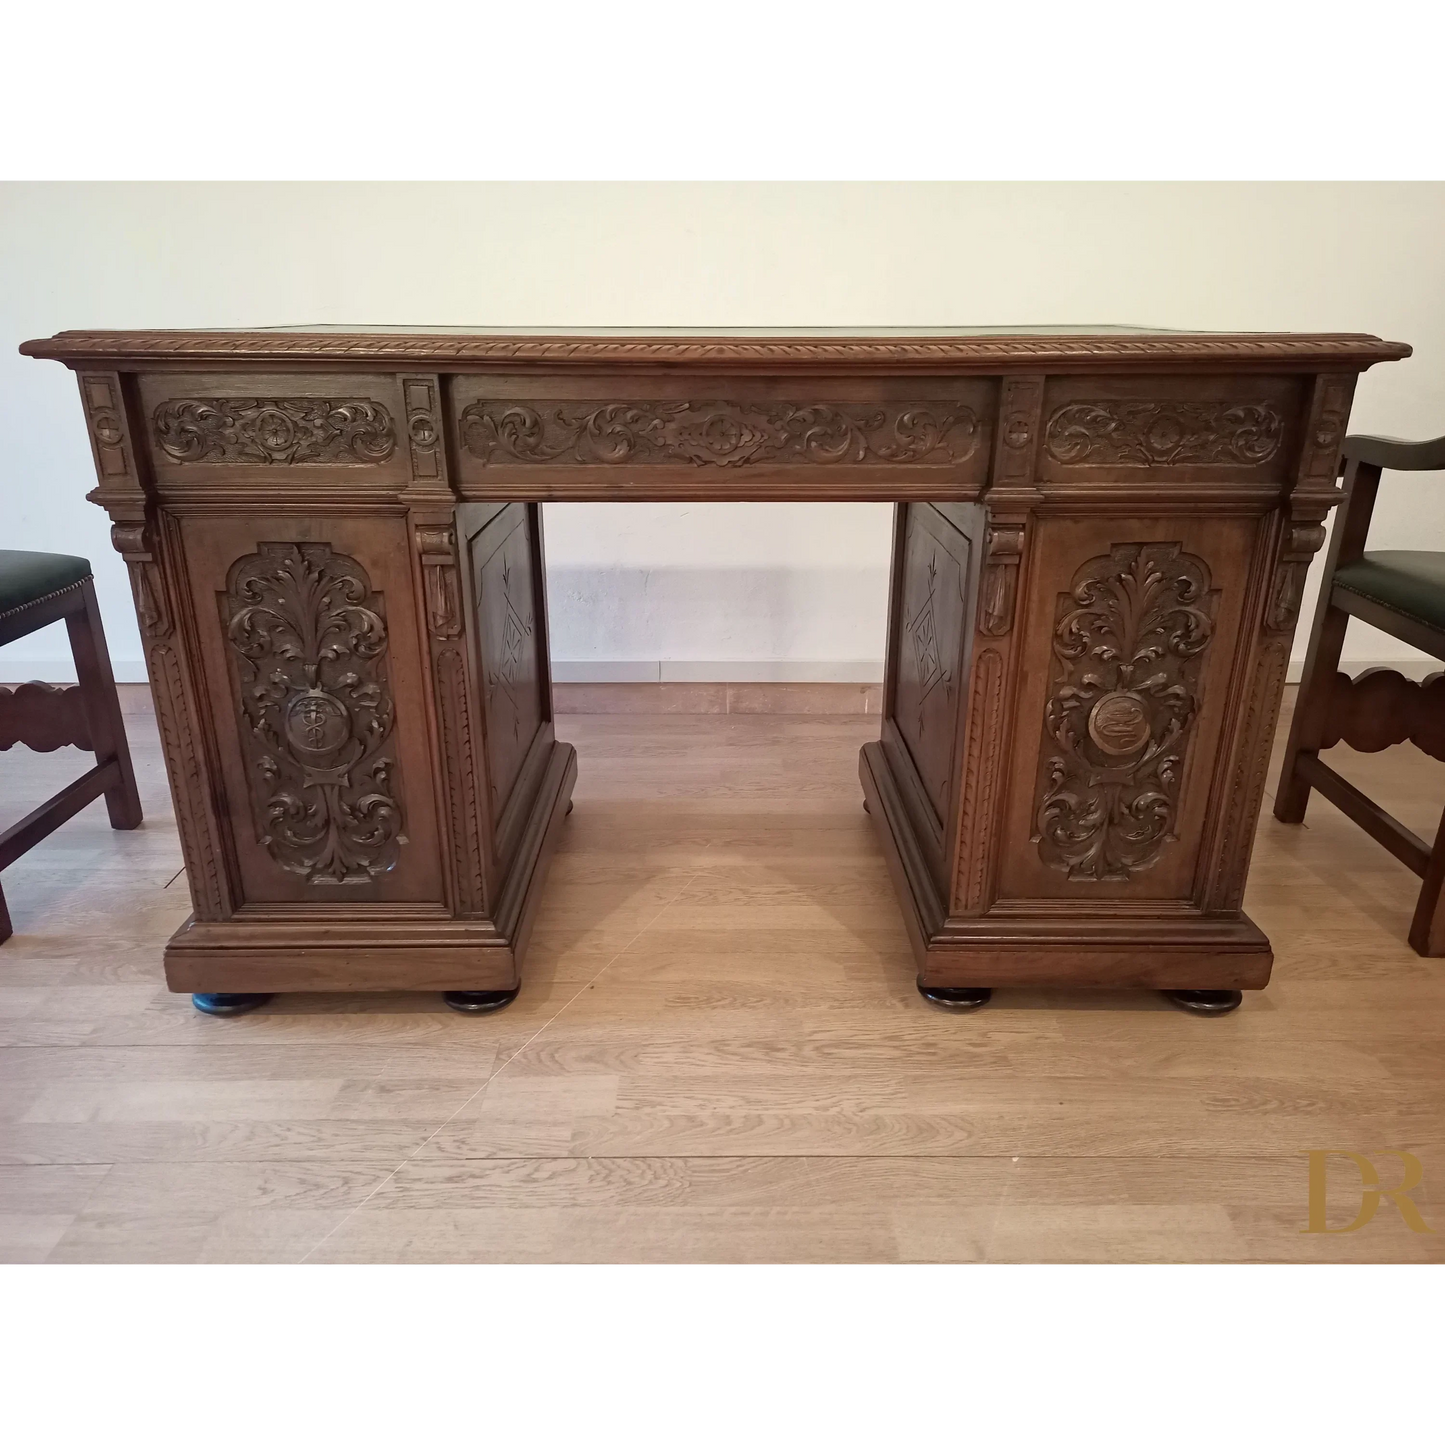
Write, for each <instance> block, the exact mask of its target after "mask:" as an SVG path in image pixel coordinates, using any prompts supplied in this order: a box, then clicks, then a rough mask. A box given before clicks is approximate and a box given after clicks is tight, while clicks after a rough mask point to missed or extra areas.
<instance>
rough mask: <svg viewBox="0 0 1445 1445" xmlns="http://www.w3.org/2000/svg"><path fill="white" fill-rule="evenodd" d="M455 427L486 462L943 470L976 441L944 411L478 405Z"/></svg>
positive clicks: (974, 425)
mask: <svg viewBox="0 0 1445 1445" xmlns="http://www.w3.org/2000/svg"><path fill="white" fill-rule="evenodd" d="M460 425H461V436H462V444H463V445H464V446H465V447H466V449H467V451H468V452H470V453H471V455H472V456H474V457H476V458H478V459H479V460H480V461H481V462H483V463H484V464H489V463H497V462H503V463H515V462H544V463H551V464H553V465H556V464H559V463H561V464H572V465H584V466H585V465H599V464H601V465H615V464H617V463H620V462H628V463H631V464H632V465H636V464H638V463H639V462H642V463H646V462H653V463H663V462H691V463H693V464H694V465H696V466H722V467H737V466H745V465H747V464H749V463H753V462H781V463H795V464H796V463H802V464H817V465H828V464H832V463H842V462H852V463H857V462H865V461H866V462H875V463H876V462H883V463H908V462H930V463H934V464H947V463H954V462H961V461H964V460H966V459H967V458H968V457H969V456H970V455H972V453H973V451H974V448H975V447H976V446H977V444H978V436H979V424H978V417H977V416H976V415H975V413H974V412H973V411H972V410H971V409H970V408H968V407H966V406H957V405H951V404H948V403H933V404H929V405H920V404H918V403H902V404H899V403H894V404H885V405H853V406H796V405H793V404H791V403H788V402H770V403H767V402H756V403H753V402H732V401H713V402H707V401H642V402H610V403H597V402H571V403H559V404H556V405H552V406H548V407H546V408H543V409H537V408H533V407H530V406H522V405H520V404H518V403H515V402H501V401H476V402H473V403H472V404H471V405H470V406H469V407H467V408H466V410H465V411H463V412H462V415H461V423H460Z"/></svg>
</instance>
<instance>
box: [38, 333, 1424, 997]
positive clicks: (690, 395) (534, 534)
mask: <svg viewBox="0 0 1445 1445" xmlns="http://www.w3.org/2000/svg"><path fill="white" fill-rule="evenodd" d="M21 350H22V351H23V352H25V353H26V354H27V355H30V356H36V357H48V358H52V359H54V360H58V361H62V362H64V363H65V364H66V365H67V366H69V367H71V368H72V369H73V370H74V371H75V372H76V373H77V376H78V379H79V383H80V397H81V402H82V405H83V407H84V412H85V418H86V421H87V423H88V425H89V429H90V438H91V445H92V448H93V451H94V456H95V466H96V472H97V475H98V478H99V484H98V486H97V487H96V489H95V490H94V491H93V492H91V493H90V497H91V500H92V501H95V502H97V503H99V504H100V505H101V506H103V507H105V508H106V509H107V511H108V512H109V514H110V516H111V518H112V521H113V523H114V527H113V531H112V535H113V537H114V541H115V545H116V547H117V548H118V549H119V550H120V552H121V553H122V554H123V555H124V557H125V559H126V561H127V563H128V564H129V568H130V575H131V581H132V584H133V588H134V593H135V604H136V613H137V616H138V619H139V622H140V629H141V633H142V636H143V638H144V642H145V650H146V657H147V663H148V666H149V670H150V679H151V686H152V688H153V690H154V693H155V704H156V716H157V721H158V723H159V726H160V733H161V740H162V744H163V747H164V752H165V759H166V767H167V770H168V772H169V775H170V784H171V789H172V792H173V794H174V798H175V808H176V819H177V822H178V824H179V829H180V838H181V846H182V849H183V851H184V854H185V863H186V878H187V882H188V884H189V886H190V890H191V898H192V902H193V907H194V913H193V916H192V917H191V918H190V920H189V921H188V922H187V923H186V924H185V925H184V926H183V927H182V928H181V929H180V930H179V931H178V932H177V933H176V935H175V936H174V937H173V938H172V939H171V941H170V943H169V944H168V945H167V948H166V955H165V967H166V979H167V981H168V983H169V984H170V987H171V988H172V989H174V990H178V991H188V992H194V993H198V994H199V993H206V994H212V993H236V994H255V993H261V992H270V991H276V990H311V989H436V990H443V991H453V992H455V993H465V994H475V995H485V996H487V997H488V998H490V999H493V1000H499V999H505V998H506V997H508V996H510V994H511V993H512V992H513V991H514V990H515V989H516V987H517V986H518V984H519V982H520V977H521V974H520V969H521V965H522V960H523V956H524V951H525V948H526V943H527V936H528V931H529V927H530V924H531V920H532V917H533V915H534V912H535V910H536V907H537V902H538V897H539V894H540V892H541V889H542V887H543V878H544V872H545V867H546V863H547V859H548V856H549V854H550V853H551V851H552V850H553V848H554V847H555V845H556V842H557V839H558V835H559V830H560V829H561V828H562V826H563V818H564V815H565V814H566V812H567V811H568V808H569V798H570V794H571V792H572V786H573V780H574V779H575V777H576V772H577V760H576V755H575V752H574V750H573V749H572V747H571V746H570V745H569V744H567V743H564V742H559V741H557V739H556V736H555V734H554V731H553V720H552V702H551V682H550V673H549V659H548V638H547V602H546V589H545V566H546V563H545V557H544V552H543V545H542V510H541V506H540V503H541V502H543V501H553V500H556V501H563V500H589V501H644V500H646V501H676V500H681V499H688V500H705V501H744V500H815V501H839V500H844V501H862V500H868V501H878V500H883V501H891V502H893V503H895V504H896V506H895V523H894V535H893V566H892V583H891V604H890V615H889V624H888V650H887V665H886V682H885V688H884V708H883V718H882V725H881V736H880V738H879V740H878V741H877V742H870V743H868V744H867V745H866V746H865V747H864V748H863V750H862V756H861V760H860V769H859V771H860V775H861V779H862V788H863V797H864V799H865V800H866V802H865V805H866V806H867V807H868V808H869V811H870V812H871V814H872V818H873V822H874V824H875V826H876V828H877V833H878V838H879V841H880V843H881V845H882V847H883V850H884V852H885V854H886V855H887V859H888V864H889V867H890V869H891V870H892V875H893V879H894V882H895V885H896V888H897V893H898V901H899V905H900V907H901V909H902V912H903V917H904V919H905V921H906V923H907V926H908V931H909V934H910V936H911V938H912V941H913V948H914V951H915V953H916V955H917V959H918V968H919V980H920V985H921V986H924V987H925V988H927V989H929V990H930V991H932V992H933V993H934V994H935V995H936V996H937V997H939V998H940V999H943V1000H944V1001H947V999H948V998H949V996H950V995H949V991H950V990H955V991H958V992H957V993H956V994H955V995H954V997H957V998H959V999H965V998H967V999H969V1000H970V1001H976V999H977V998H978V997H979V996H980V995H976V994H975V995H969V994H967V991H968V990H981V989H985V988H987V987H990V986H996V985H1006V984H1027V985H1098V986H1141V987H1150V988H1161V989H1166V990H1214V991H1231V990H1239V989H1250V988H1262V987H1263V986H1264V985H1265V983H1266V982H1267V981H1268V979H1269V973H1270V964H1271V953H1270V946H1269V942H1268V940H1267V939H1266V938H1265V936H1264V935H1263V934H1262V933H1261V932H1260V930H1259V929H1258V928H1256V927H1255V926H1254V924H1253V923H1251V922H1250V920H1249V919H1248V918H1247V917H1246V916H1245V915H1244V913H1243V911H1242V909H1241V906H1240V903H1241V898H1242V895H1243V892H1244V883H1245V875H1246V872H1247V870H1248V865H1249V856H1250V847H1251V843H1252V839H1253V834H1254V828H1255V821H1256V817H1257V815H1258V812H1259V807H1260V800H1261V796H1262V791H1263V788H1264V780H1265V767H1266V762H1267V759H1268V755H1269V749H1270V741H1271V737H1272V734H1273V730H1274V725H1275V719H1276V713H1277V710H1278V707H1279V701H1280V692H1281V688H1282V687H1283V685H1284V681H1285V668H1286V664H1287V662H1288V659H1289V652H1290V640H1291V635H1292V633H1293V630H1294V626H1295V620H1296V615H1297V613H1298V609H1299V603H1300V592H1301V588H1302V586H1303V583H1304V578H1305V573H1306V570H1307V568H1308V565H1309V561H1310V558H1311V556H1312V555H1313V553H1314V552H1315V550H1316V549H1317V548H1318V547H1319V545H1320V543H1321V541H1322V540H1323V537H1324V528H1323V525H1322V523H1323V522H1324V519H1325V517H1326V516H1327V514H1328V512H1329V509H1330V508H1331V507H1332V506H1333V505H1334V504H1335V502H1336V501H1337V500H1338V496H1339V494H1338V491H1337V481H1336V477H1337V464H1338V452H1339V445H1340V441H1341V439H1342V438H1343V436H1344V434H1345V428H1346V423H1347V421H1348V418H1349V412H1350V402H1351V396H1352V393H1353V390H1354V386H1355V381H1356V377H1357V375H1358V374H1359V373H1360V372H1361V371H1363V370H1364V369H1365V368H1366V367H1368V366H1370V365H1371V364H1372V363H1374V362H1376V361H1386V360H1394V359H1397V358H1400V357H1404V356H1408V355H1409V351H1410V349H1409V347H1407V346H1402V345H1397V344H1393V343H1387V342H1382V341H1380V340H1378V339H1376V338H1375V337H1371V336H1353V335H1349V336H1347V335H1328V336H1306V335H1288V334H1287V335H1270V334H1247V335H1238V336H1234V335H1214V334H1193V333H1149V332H1140V331H1133V330H1129V329H1125V328H1099V329H1092V330H1089V331H1087V332H1084V331H1068V330H1049V331H1029V330H1019V329H1016V330H1011V331H1006V332H1004V331H999V332H985V331H978V332H968V331H958V330H953V331H912V332H904V331H897V330H894V331H880V332H877V333H871V332H869V333H864V332H850V333H847V334H833V333H828V332H824V331H810V332H806V333H802V332H799V333H769V334H763V333H745V332H728V333H721V332H713V333H708V332H686V333H676V334H662V333H656V332H652V333H641V332H638V333H634V332H623V331H614V332H605V333H602V332H599V333H591V334H587V335H580V334H567V333H562V332H546V331H533V332H525V333H523V332H508V333H502V332H491V331H485V330H446V329H438V330H434V331H428V332H420V331H416V332H414V331H405V330H386V329H384V328H376V329H370V330H361V329H345V328H326V327H309V328H288V329H281V330H262V331H235V332H198V331H138V332H89V331H84V332H82V331H69V332H63V333H61V334H60V335H58V336H56V337H53V338H51V339H50V340H46V341H32V342H28V343H26V344H25V345H24V346H23V347H22V348H21ZM982 996H986V995H982Z"/></svg>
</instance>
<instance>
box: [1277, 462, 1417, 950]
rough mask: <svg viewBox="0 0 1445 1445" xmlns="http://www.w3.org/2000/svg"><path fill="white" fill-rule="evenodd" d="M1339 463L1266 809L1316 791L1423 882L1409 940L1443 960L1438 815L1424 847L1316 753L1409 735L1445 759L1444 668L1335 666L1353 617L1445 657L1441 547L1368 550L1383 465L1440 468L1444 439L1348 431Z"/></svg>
mask: <svg viewBox="0 0 1445 1445" xmlns="http://www.w3.org/2000/svg"><path fill="white" fill-rule="evenodd" d="M1342 461H1343V467H1344V478H1345V498H1344V501H1343V502H1342V503H1341V506H1340V510H1339V515H1338V517H1337V519H1336V522H1335V529H1334V536H1333V539H1332V540H1331V542H1330V550H1329V553H1328V554H1327V556H1326V558H1325V575H1324V581H1323V582H1322V584H1321V586H1320V600H1319V607H1318V609H1317V610H1316V612H1315V621H1314V628H1313V630H1312V631H1311V633H1310V647H1309V655H1308V657H1307V658H1306V660H1305V669H1304V676H1303V677H1302V678H1301V680H1300V690H1299V697H1298V699H1297V700H1296V702H1295V711H1294V722H1293V724H1292V726H1291V727H1290V733H1289V745H1288V746H1287V748H1286V749H1285V755H1284V766H1283V768H1282V769H1281V771H1280V777H1279V789H1278V791H1277V793H1276V795H1275V804H1274V815H1275V817H1276V818H1278V819H1279V820H1280V822H1282V823H1300V822H1303V821H1304V815H1305V805H1306V804H1307V803H1308V802H1309V796H1310V789H1311V788H1317V789H1318V790H1319V791H1320V792H1321V793H1323V794H1324V795H1325V797H1327V798H1328V799H1329V800H1330V802H1332V803H1333V804H1334V805H1335V806H1336V807H1337V808H1338V809H1339V810H1340V811H1341V812H1342V813H1344V814H1345V816H1346V817H1348V818H1351V819H1352V820H1353V821H1354V822H1356V823H1358V824H1359V825H1360V827H1362V828H1363V829H1364V830H1365V831H1366V832H1367V833H1368V834H1369V835H1370V836H1371V837H1372V838H1374V839H1375V840H1376V841H1378V842H1380V843H1383V844H1384V846H1385V847H1386V848H1388V849H1389V850H1390V852H1392V853H1393V854H1394V855H1395V857H1397V858H1398V859H1399V860H1400V861H1401V862H1402V863H1404V864H1405V866H1406V867H1408V868H1412V869H1414V871H1415V872H1416V873H1418V874H1419V875H1420V877H1421V878H1422V879H1423V880H1424V882H1423V885H1422V886H1421V889H1420V897H1419V901H1418V903H1417V904H1416V906H1415V918H1414V921H1413V922H1412V923H1411V924H1410V945H1411V947H1412V948H1414V950H1415V951H1416V952H1417V953H1421V954H1424V955H1425V956H1426V957H1429V958H1439V957H1441V956H1442V955H1445V907H1442V906H1441V895H1442V890H1445V817H1442V819H1441V825H1440V828H1439V829H1438V830H1437V832H1436V834H1435V841H1434V845H1433V847H1432V846H1430V845H1428V844H1426V843H1425V841H1424V840H1423V839H1421V838H1418V837H1416V835H1415V834H1414V833H1412V832H1411V831H1410V830H1409V829H1408V828H1406V827H1405V826H1404V825H1403V824H1402V823H1400V822H1398V821H1397V820H1396V819H1394V818H1392V817H1391V816H1390V815H1389V814H1388V813H1387V812H1385V810H1384V809H1383V808H1381V807H1380V806H1379V804H1377V803H1375V802H1373V801H1372V800H1371V799H1369V798H1367V797H1366V796H1365V794H1364V793H1362V792H1360V790H1359V789H1358V788H1356V787H1355V786H1354V785H1353V784H1351V783H1348V782H1346V781H1345V779H1344V778H1342V777H1341V776H1340V775H1339V774H1338V773H1337V772H1335V770H1334V769H1333V768H1331V767H1330V766H1328V764H1326V763H1322V762H1321V761H1320V758H1319V753H1320V749H1321V748H1330V747H1333V746H1334V745H1335V744H1336V743H1338V742H1346V743H1348V744H1349V745H1350V746H1351V747H1352V748H1355V749H1357V750H1358V751H1360V752H1366V753H1376V752H1379V751H1380V750H1381V749H1382V748H1387V747H1389V746H1391V745H1392V744H1394V743H1402V742H1404V741H1406V740H1407V739H1408V740H1409V741H1410V742H1413V743H1414V744H1415V746H1416V747H1418V748H1420V749H1421V750H1422V751H1423V752H1426V753H1428V754H1429V755H1430V756H1431V757H1432V758H1438V759H1440V760H1441V761H1445V673H1439V672H1437V673H1434V674H1432V676H1430V677H1428V678H1427V679H1426V680H1425V681H1424V682H1421V683H1417V682H1413V681H1411V680H1410V679H1409V678H1406V677H1403V676H1402V675H1401V674H1400V673H1398V672H1394V671H1391V670H1390V669H1389V668H1383V667H1378V668H1371V669H1370V670H1369V671H1368V672H1365V673H1362V674H1361V675H1360V676H1359V677H1357V678H1354V679H1351V678H1349V677H1347V676H1346V675H1345V674H1344V673H1342V672H1339V671H1337V670H1336V669H1337V668H1338V665H1339V660H1340V649H1341V648H1342V647H1343V646H1344V641H1345V625H1346V624H1347V623H1348V621H1349V619H1350V618H1351V617H1358V618H1360V619H1361V620H1362V621H1364V622H1368V623H1369V624H1370V626H1371V627H1378V628H1379V629H1380V630H1381V631H1382V632H1388V633H1389V634H1390V635H1391V636H1392V637H1398V638H1400V639H1401V640H1402V641H1404V642H1408V643H1409V644H1410V645H1411V646H1412V647H1418V648H1419V649H1420V650H1421V651H1422V652H1428V653H1429V654H1430V655H1431V656H1432V657H1438V658H1440V659H1441V660H1442V661H1445V552H1366V551H1365V537H1366V534H1367V533H1368V532H1369V528H1370V513H1371V512H1372V511H1373V510H1374V507H1375V494H1376V492H1377V490H1378V489H1379V485H1380V472H1381V471H1382V470H1383V469H1385V468H1388V469H1389V470H1391V471H1400V472H1427V471H1437V470H1440V469H1442V468H1445V437H1436V438H1435V440H1434V441H1428V442H1403V441H1396V440H1395V439H1394V438H1392V437H1368V436H1356V437H1346V438H1345V444H1344V448H1343V451H1342Z"/></svg>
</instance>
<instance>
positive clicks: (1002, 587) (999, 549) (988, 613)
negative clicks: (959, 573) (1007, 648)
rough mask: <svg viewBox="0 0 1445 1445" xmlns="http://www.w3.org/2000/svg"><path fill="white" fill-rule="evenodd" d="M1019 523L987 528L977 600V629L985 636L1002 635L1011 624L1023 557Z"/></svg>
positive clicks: (1005, 634)
mask: <svg viewBox="0 0 1445 1445" xmlns="http://www.w3.org/2000/svg"><path fill="white" fill-rule="evenodd" d="M1023 550H1024V529H1023V527H1022V526H1001V527H990V528H989V531H988V552H987V556H986V557H985V565H984V572H983V595H982V597H981V598H980V599H979V613H978V630H979V631H980V632H981V633H983V635H984V636H985V637H1004V636H1007V634H1008V632H1009V630H1010V629H1011V628H1012V627H1013V625H1014V603H1015V599H1016V598H1017V596H1018V585H1019V563H1020V562H1021V561H1022V560H1023Z"/></svg>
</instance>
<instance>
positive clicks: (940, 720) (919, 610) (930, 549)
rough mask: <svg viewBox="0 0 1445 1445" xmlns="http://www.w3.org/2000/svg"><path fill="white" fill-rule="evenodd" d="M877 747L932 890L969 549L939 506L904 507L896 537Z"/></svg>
mask: <svg viewBox="0 0 1445 1445" xmlns="http://www.w3.org/2000/svg"><path fill="white" fill-rule="evenodd" d="M898 546H899V549H900V550H899V556H898V558H897V559H896V561H895V566H896V569H897V576H896V577H895V593H894V615H893V619H892V622H891V625H890V628H889V647H890V651H891V657H890V659H889V662H890V667H889V677H890V686H889V689H888V696H887V699H886V702H885V723H884V734H883V743H884V747H885V750H886V751H887V753H888V756H889V760H890V762H891V763H892V765H893V767H894V771H895V773H896V775H897V776H898V779H899V786H900V790H901V791H902V793H903V796H904V798H905V800H906V803H907V806H908V809H909V812H910V815H911V816H912V817H913V820H914V823H915V831H916V832H917V834H918V837H919V841H920V843H921V845H922V846H923V848H924V851H925V853H926V854H927V855H928V859H929V864H930V867H931V868H932V870H933V872H934V874H935V876H936V878H937V879H938V882H939V886H940V888H942V887H943V886H944V879H945V867H944V859H945V854H946V852H947V848H946V846H945V841H944V840H945V837H946V836H947V835H948V833H949V832H950V828H951V821H952V818H953V803H954V797H955V794H956V791H957V788H956V783H957V765H958V741H959V727H960V718H959V711H960V708H961V707H962V704H963V698H964V696H965V694H966V691H967V689H966V687H965V680H966V679H965V676H964V674H965V670H966V667H967V654H966V647H965V643H966V640H967V624H968V621H969V618H970V597H971V596H972V591H973V588H974V585H975V581H974V574H975V566H976V563H975V557H974V546H973V543H972V541H971V540H970V538H969V537H968V536H967V535H966V534H965V533H964V532H962V531H961V530H960V529H959V528H958V526H956V525H955V524H954V522H953V521H951V520H950V519H949V518H948V517H947V516H946V515H944V513H943V512H942V511H940V510H939V508H937V507H935V506H933V505H931V504H929V503H925V502H913V503H909V504H908V505H907V507H906V509H905V511H904V515H903V518H902V525H901V528H900V530H899V539H898Z"/></svg>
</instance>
